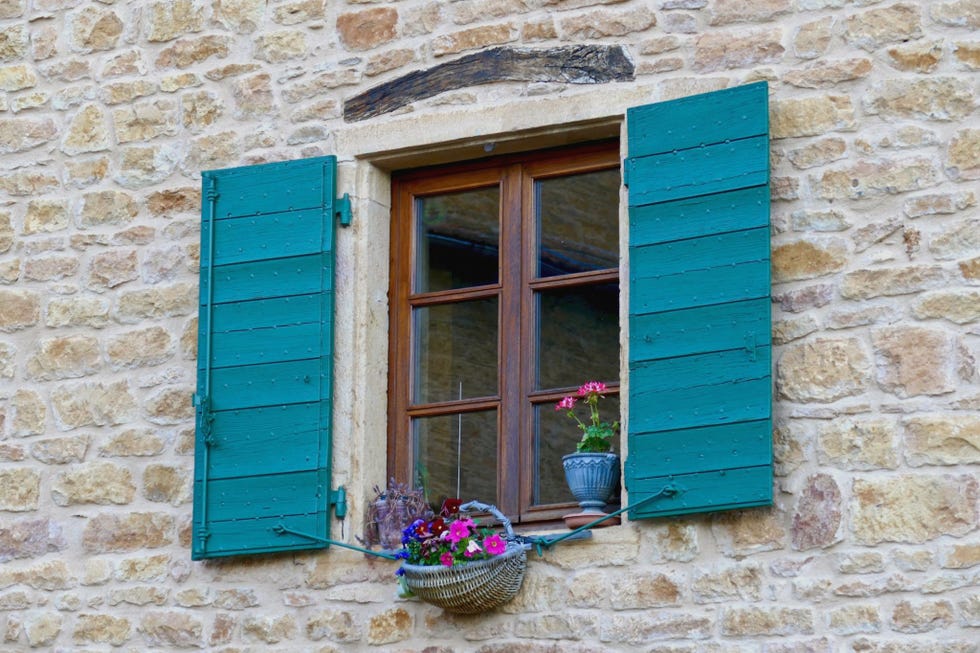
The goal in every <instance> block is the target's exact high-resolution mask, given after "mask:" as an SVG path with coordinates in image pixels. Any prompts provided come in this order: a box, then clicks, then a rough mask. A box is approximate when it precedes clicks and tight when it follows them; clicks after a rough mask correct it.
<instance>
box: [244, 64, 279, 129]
mask: <svg viewBox="0 0 980 653" xmlns="http://www.w3.org/2000/svg"><path fill="white" fill-rule="evenodd" d="M234 97H235V108H236V111H235V115H236V116H237V117H239V118H254V117H257V116H264V115H269V114H272V113H274V112H275V110H276V98H275V94H274V93H273V92H272V77H271V76H270V75H268V74H265V73H263V74H261V75H252V76H249V77H243V78H241V79H237V80H235V85H234Z"/></svg>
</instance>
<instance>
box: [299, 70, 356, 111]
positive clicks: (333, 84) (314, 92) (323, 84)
mask: <svg viewBox="0 0 980 653" xmlns="http://www.w3.org/2000/svg"><path fill="white" fill-rule="evenodd" d="M360 80H361V74H360V73H359V72H358V71H357V70H355V69H352V68H347V69H342V70H335V71H330V72H325V73H320V74H319V75H316V76H315V77H313V79H311V80H309V81H304V82H300V83H297V84H292V85H290V86H286V87H285V88H284V89H283V92H282V96H283V99H285V100H286V101H287V102H289V103H292V104H295V103H297V102H301V101H303V100H306V99H309V98H313V97H316V96H318V95H323V94H325V93H327V92H329V91H330V90H332V89H335V88H338V87H340V86H350V85H352V84H357V83H358V82H359V81H360Z"/></svg>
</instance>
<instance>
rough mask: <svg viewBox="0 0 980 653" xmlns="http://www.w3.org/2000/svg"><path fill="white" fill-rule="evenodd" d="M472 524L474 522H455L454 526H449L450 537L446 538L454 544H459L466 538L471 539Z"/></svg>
mask: <svg viewBox="0 0 980 653" xmlns="http://www.w3.org/2000/svg"><path fill="white" fill-rule="evenodd" d="M467 522H469V523H467ZM472 523H473V522H471V521H469V520H466V521H454V522H453V523H452V524H450V525H449V535H447V536H446V537H447V539H448V540H449V541H450V542H452V543H453V544H457V543H458V542H459V541H460V540H461V539H463V538H464V537H469V535H470V524H472Z"/></svg>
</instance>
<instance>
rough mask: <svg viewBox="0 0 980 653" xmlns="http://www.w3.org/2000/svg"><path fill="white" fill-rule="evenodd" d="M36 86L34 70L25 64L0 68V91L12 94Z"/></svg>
mask: <svg viewBox="0 0 980 653" xmlns="http://www.w3.org/2000/svg"><path fill="white" fill-rule="evenodd" d="M35 86H37V74H36V73H35V72H34V68H32V67H31V66H28V65H25V64H17V65H14V66H0V90H3V91H7V92H13V91H22V90H24V89H25V88H34V87H35Z"/></svg>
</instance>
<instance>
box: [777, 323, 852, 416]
mask: <svg viewBox="0 0 980 653" xmlns="http://www.w3.org/2000/svg"><path fill="white" fill-rule="evenodd" d="M870 376H871V361H870V359H869V357H868V355H867V353H866V352H865V350H864V348H863V346H862V344H861V342H860V341H859V340H858V339H857V338H816V339H814V340H812V341H809V342H804V343H801V344H798V345H792V346H788V347H786V349H785V350H784V351H783V354H782V356H780V357H779V360H778V361H777V364H776V391H777V394H778V395H779V396H780V397H782V398H784V399H789V400H790V401H799V402H819V403H829V402H832V401H836V400H838V399H841V398H843V397H851V396H854V395H859V394H861V393H863V392H865V391H866V390H867V388H868V384H869V381H870Z"/></svg>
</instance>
